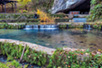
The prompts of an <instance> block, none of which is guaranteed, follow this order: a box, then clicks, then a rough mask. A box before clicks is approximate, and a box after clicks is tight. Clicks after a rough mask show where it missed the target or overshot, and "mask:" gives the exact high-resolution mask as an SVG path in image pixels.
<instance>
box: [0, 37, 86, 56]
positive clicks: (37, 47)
mask: <svg viewBox="0 0 102 68" xmlns="http://www.w3.org/2000/svg"><path fill="white" fill-rule="evenodd" d="M0 42H8V43H14V44H17V45H19V44H20V45H22V46H26V45H27V46H29V47H30V48H31V49H34V50H36V51H42V52H45V53H47V54H48V55H53V53H54V51H55V50H56V49H54V48H48V47H44V46H41V45H37V44H34V43H29V42H24V41H18V40H12V39H0ZM63 50H65V51H76V50H80V51H85V50H84V49H76V48H68V47H67V48H63Z"/></svg>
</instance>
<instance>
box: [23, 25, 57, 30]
mask: <svg viewBox="0 0 102 68" xmlns="http://www.w3.org/2000/svg"><path fill="white" fill-rule="evenodd" d="M25 29H58V26H57V25H26V27H25Z"/></svg>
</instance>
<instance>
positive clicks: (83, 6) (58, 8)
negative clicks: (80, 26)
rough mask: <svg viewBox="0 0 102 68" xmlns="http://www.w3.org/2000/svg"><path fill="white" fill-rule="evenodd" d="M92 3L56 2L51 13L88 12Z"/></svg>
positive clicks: (83, 1) (60, 0) (82, 0)
mask: <svg viewBox="0 0 102 68" xmlns="http://www.w3.org/2000/svg"><path fill="white" fill-rule="evenodd" d="M90 1H91V0H54V4H53V7H52V9H51V13H52V14H55V13H57V12H64V13H68V12H69V11H81V12H83V11H84V12H86V11H87V12H88V11H89V10H90Z"/></svg>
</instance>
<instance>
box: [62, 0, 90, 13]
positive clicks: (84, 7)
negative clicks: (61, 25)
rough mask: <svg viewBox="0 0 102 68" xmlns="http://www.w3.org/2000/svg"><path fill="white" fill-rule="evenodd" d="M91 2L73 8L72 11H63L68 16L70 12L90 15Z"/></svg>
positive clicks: (87, 0) (88, 0) (87, 1)
mask: <svg viewBox="0 0 102 68" xmlns="http://www.w3.org/2000/svg"><path fill="white" fill-rule="evenodd" d="M90 2H91V0H86V1H85V2H84V3H82V4H80V5H78V6H76V7H74V8H72V9H68V10H65V11H63V12H64V13H66V14H69V13H70V11H79V12H80V14H89V11H90V8H91V3H90Z"/></svg>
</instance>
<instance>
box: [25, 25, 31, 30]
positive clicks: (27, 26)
mask: <svg viewBox="0 0 102 68" xmlns="http://www.w3.org/2000/svg"><path fill="white" fill-rule="evenodd" d="M32 28H33V26H32V25H26V26H25V29H32Z"/></svg>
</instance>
